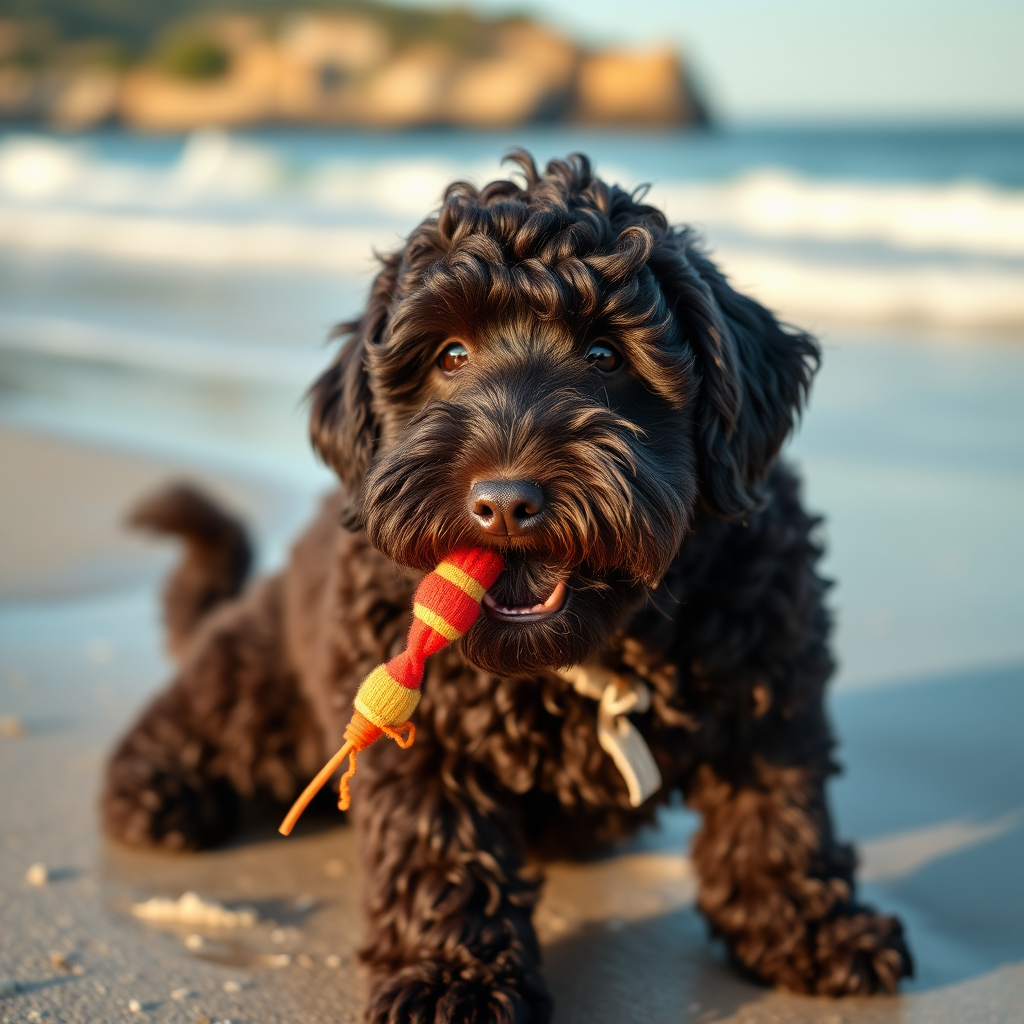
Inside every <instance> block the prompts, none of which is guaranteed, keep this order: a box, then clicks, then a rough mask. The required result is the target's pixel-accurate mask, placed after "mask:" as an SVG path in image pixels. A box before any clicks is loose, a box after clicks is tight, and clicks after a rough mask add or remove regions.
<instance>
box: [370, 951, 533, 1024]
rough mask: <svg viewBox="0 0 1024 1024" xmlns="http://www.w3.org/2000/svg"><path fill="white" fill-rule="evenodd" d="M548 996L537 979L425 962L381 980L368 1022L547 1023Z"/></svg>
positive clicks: (482, 966)
mask: <svg viewBox="0 0 1024 1024" xmlns="http://www.w3.org/2000/svg"><path fill="white" fill-rule="evenodd" d="M550 1019H551V999H550V997H549V996H548V994H547V992H546V990H545V989H544V987H543V985H542V983H541V982H540V980H539V978H536V977H534V978H525V977H521V976H518V975H516V974H514V973H512V972H510V971H503V970H501V969H500V968H499V967H497V966H494V965H487V964H479V963H477V964H474V965H472V966H469V967H465V966H460V965H456V964H447V963H443V962H440V961H424V962H422V963H419V964H414V965H412V966H409V967H406V968H403V969H402V970H401V971H399V972H398V973H397V974H392V975H389V976H387V977H384V978H382V979H381V980H380V981H379V983H378V984H377V986H376V988H375V989H374V991H373V993H372V994H371V996H370V1003H369V1006H368V1007H367V1011H366V1020H367V1024H546V1022H547V1021H549V1020H550Z"/></svg>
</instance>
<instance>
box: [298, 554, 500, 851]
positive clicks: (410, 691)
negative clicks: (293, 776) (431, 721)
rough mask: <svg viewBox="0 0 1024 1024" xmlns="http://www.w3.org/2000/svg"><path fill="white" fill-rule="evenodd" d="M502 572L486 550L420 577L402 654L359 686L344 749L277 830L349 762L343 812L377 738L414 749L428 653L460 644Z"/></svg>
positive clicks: (340, 801) (341, 791)
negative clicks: (362, 756)
mask: <svg viewBox="0 0 1024 1024" xmlns="http://www.w3.org/2000/svg"><path fill="white" fill-rule="evenodd" d="M503 568H504V563H503V562H502V560H501V556H500V555H499V554H498V553H497V552H496V551H492V550H490V549H489V548H462V549H460V550H458V551H453V552H452V553H451V554H450V555H449V556H448V557H447V558H446V559H445V560H444V561H443V562H442V563H441V564H440V565H439V566H438V567H437V568H436V569H435V570H434V571H433V572H431V573H428V574H427V575H426V576H424V577H423V579H422V581H421V582H420V585H419V586H418V587H417V588H416V594H415V596H414V598H413V619H412V625H411V626H410V627H409V638H408V640H407V641H406V645H405V650H404V651H402V653H401V654H399V655H397V656H396V657H394V658H392V659H391V660H390V661H389V662H388V663H387V664H386V665H378V666H377V667H376V668H375V669H374V670H373V671H372V672H371V673H370V674H369V675H368V676H367V677H366V678H365V679H364V680H363V681H362V683H361V684H360V686H359V690H358V692H357V693H356V698H355V701H354V704H355V711H354V712H353V713H352V720H351V721H350V722H349V723H348V725H347V726H346V727H345V744H344V746H343V747H342V748H341V749H340V750H339V751H338V752H337V753H336V754H335V755H334V757H332V758H331V759H330V761H328V762H327V764H325V765H324V766H323V768H321V769H320V771H319V773H318V774H317V776H316V778H315V779H313V781H312V782H311V783H310V784H309V785H308V786H307V787H306V788H305V790H303V792H302V795H301V796H300V797H299V798H298V800H296V801H295V803H294V804H293V805H292V809H291V810H290V811H289V812H288V814H287V816H286V817H285V819H284V821H282V822H281V827H280V829H279V831H280V832H281V834H282V835H288V834H289V833H290V832H291V830H292V829H293V828H294V827H295V823H296V822H297V821H298V820H299V817H300V816H301V815H302V812H303V811H304V810H305V809H306V807H307V806H308V805H309V802H310V801H311V800H312V799H313V797H314V796H316V794H317V793H318V792H319V791H320V790H321V788H322V787H323V786H324V784H325V783H326V782H327V780H328V779H329V778H330V777H331V776H332V775H333V774H334V772H335V770H336V769H337V768H338V766H339V765H340V764H341V763H342V761H344V760H345V758H346V757H347V758H348V759H349V764H348V770H347V771H346V772H345V774H344V775H342V777H341V784H340V786H339V789H338V807H339V808H340V809H341V810H343V811H347V810H348V807H349V803H350V801H351V798H350V796H349V789H348V783H349V779H351V778H352V776H353V775H355V773H356V754H357V753H358V752H359V751H360V750H365V749H366V748H367V747H368V746H370V744H371V743H374V742H376V741H377V740H378V739H380V737H381V736H390V737H391V739H393V740H394V741H395V742H396V743H397V744H398V745H399V746H400V747H402V748H403V749H406V748H408V747H410V746H412V743H413V740H414V739H415V738H416V727H415V726H414V725H413V723H412V722H411V721H410V718H411V717H412V713H413V712H414V711H415V710H416V705H417V704H419V702H420V683H421V682H422V681H423V666H424V664H425V662H426V660H427V658H429V657H430V655H431V654H436V653H437V652H438V651H440V650H442V649H443V648H445V647H447V646H448V645H449V644H450V643H453V642H454V641H456V640H458V639H459V637H460V636H462V635H463V634H464V633H465V632H466V630H468V629H469V627H470V626H472V625H473V623H474V622H476V620H477V617H478V616H479V614H480V601H481V600H482V599H483V596H484V594H485V593H486V591H487V590H488V588H489V587H491V586H492V585H493V584H494V581H495V580H497V578H498V575H499V574H500V573H501V570H502V569H503Z"/></svg>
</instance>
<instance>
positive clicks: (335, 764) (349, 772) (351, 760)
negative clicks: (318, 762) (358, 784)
mask: <svg viewBox="0 0 1024 1024" xmlns="http://www.w3.org/2000/svg"><path fill="white" fill-rule="evenodd" d="M373 732H376V734H377V736H379V735H380V734H381V733H383V734H384V735H385V736H389V737H390V738H391V739H393V740H394V741H395V742H396V743H397V744H398V745H399V746H400V747H401V748H402V750H408V749H409V748H410V747H411V746H412V745H413V743H415V742H416V726H415V724H414V723H413V722H406V723H405V725H403V726H400V727H399V728H398V729H391V728H389V727H387V726H383V727H382V728H379V729H378V727H377V726H375V725H373V723H372V722H367V721H366V719H365V718H363V716H362V715H360V714H359V712H358V711H357V712H356V713H355V714H354V715H353V716H352V721H351V722H349V723H348V725H347V726H346V727H345V737H346V738H345V742H344V744H343V745H342V747H341V749H340V750H339V751H338V752H337V753H336V754H335V755H334V757H332V758H331V759H330V761H328V762H327V764H325V765H324V766H323V768H321V769H320V771H318V772H317V773H316V778H314V779H313V781H312V782H311V783H310V784H309V785H308V786H307V787H306V788H305V789H304V790H303V791H302V793H301V795H300V796H299V798H298V799H297V800H296V801H295V803H293V804H292V807H291V810H290V811H289V812H288V813H287V814H286V815H285V818H284V821H282V822H281V825H280V827H279V828H278V830H277V831H278V832H280V833H281V835H283V836H288V835H291V833H292V829H293V828H295V824H296V822H297V821H298V820H299V818H301V817H302V814H303V812H304V811H305V810H306V808H307V807H308V806H309V805H310V803H311V802H312V800H313V797H315V796H316V795H317V793H319V792H320V790H321V789H323V788H324V786H325V785H326V784H327V781H328V780H329V779H330V777H331V776H332V775H333V774H334V773H335V772H336V771H337V770H338V768H339V767H340V765H341V763H342V762H343V761H344V760H345V758H346V757H347V758H348V768H347V769H346V770H345V772H344V774H343V775H342V776H341V780H340V781H339V783H338V810H340V811H347V810H348V809H349V807H350V806H351V804H352V796H351V794H350V793H349V788H348V784H349V781H350V780H351V778H352V776H353V775H355V773H356V754H357V753H358V751H360V750H365V749H366V747H368V746H369V745H370V744H371V743H372V742H373V741H374V740H375V739H376V738H377V736H373V735H372V733H373Z"/></svg>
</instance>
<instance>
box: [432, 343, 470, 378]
mask: <svg viewBox="0 0 1024 1024" xmlns="http://www.w3.org/2000/svg"><path fill="white" fill-rule="evenodd" d="M468 362H469V352H468V351H467V350H466V346H465V345H463V344H462V342H461V341H453V342H452V343H451V344H450V345H446V346H445V349H444V351H443V352H442V353H441V354H440V355H439V356H438V357H437V365H438V366H440V367H441V369H442V370H444V372H445V373H454V372H455V371H456V370H461V369H462V367H463V366H465V365H466V363H468Z"/></svg>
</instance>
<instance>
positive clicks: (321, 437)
mask: <svg viewBox="0 0 1024 1024" xmlns="http://www.w3.org/2000/svg"><path fill="white" fill-rule="evenodd" d="M383 262H384V269H383V270H381V272H380V273H379V274H378V275H377V278H376V280H375V281H374V282H373V286H372V287H371V289H370V298H369V301H368V303H367V306H366V310H365V312H364V313H363V315H362V316H361V317H360V318H359V319H358V320H355V321H352V322H351V323H345V324H340V325H339V326H338V327H337V328H335V330H334V331H333V332H332V337H342V338H347V340H346V341H344V342H343V343H342V346H341V348H340V349H339V351H338V354H337V355H336V356H335V357H334V361H333V362H332V363H331V365H330V366H329V367H328V368H327V369H326V370H325V371H324V372H323V373H322V374H321V375H320V377H319V378H318V379H317V380H316V381H315V382H314V384H313V386H312V387H311V388H310V389H309V393H308V398H309V403H310V413H309V436H310V440H311V441H312V443H313V448H314V449H315V450H316V452H317V454H318V455H319V456H320V458H321V459H323V460H324V462H325V463H327V465H328V466H330V467H331V468H332V469H333V470H334V471H335V473H337V474H338V477H339V479H340V480H341V482H342V485H343V486H344V488H345V497H346V502H345V506H344V509H343V510H342V514H341V519H342V523H343V525H344V526H346V527H347V528H349V529H358V528H360V527H361V526H362V511H361V505H362V488H363V479H364V478H365V476H366V471H367V469H368V468H369V466H370V460H371V458H373V451H374V447H375V445H376V443H377V437H378V423H377V418H376V414H375V412H374V408H373V392H372V389H371V387H370V376H369V374H368V373H367V369H366V357H367V353H368V349H369V346H371V345H374V344H376V343H377V342H378V341H379V340H380V337H381V334H382V332H383V330H384V328H385V326H386V323H387V316H388V307H389V305H390V302H391V295H392V290H393V288H394V283H395V278H396V275H397V264H398V261H397V259H395V258H393V257H388V258H385V259H384V260H383Z"/></svg>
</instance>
